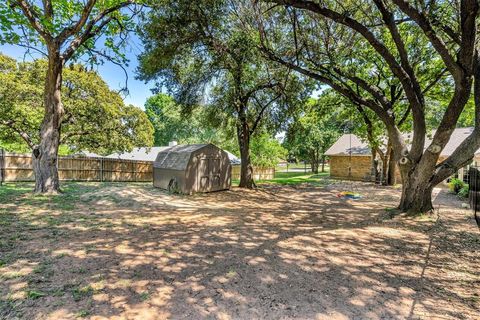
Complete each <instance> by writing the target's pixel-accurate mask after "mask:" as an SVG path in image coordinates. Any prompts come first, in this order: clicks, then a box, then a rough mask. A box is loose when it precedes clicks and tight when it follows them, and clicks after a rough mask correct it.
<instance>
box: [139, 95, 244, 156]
mask: <svg viewBox="0 0 480 320" xmlns="http://www.w3.org/2000/svg"><path fill="white" fill-rule="evenodd" d="M182 111H183V106H182V105H180V104H178V103H176V102H175V100H174V99H173V98H172V97H171V96H169V95H167V94H163V93H159V94H156V95H154V96H152V97H150V98H148V100H147V102H146V103H145V113H146V114H147V116H148V119H149V120H150V122H151V123H152V125H153V127H154V129H155V145H156V146H166V145H168V143H169V142H170V141H177V142H178V143H182V144H188V143H213V144H216V145H219V146H222V147H224V146H225V144H226V145H232V144H233V145H235V139H234V138H229V134H230V137H231V132H228V130H225V129H226V128H225V127H223V126H214V125H213V124H212V123H211V122H210V121H209V119H208V114H207V113H206V110H202V109H199V108H196V109H195V110H192V112H191V113H187V114H185V113H182ZM229 149H231V148H229Z"/></svg>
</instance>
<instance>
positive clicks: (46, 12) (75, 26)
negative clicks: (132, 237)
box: [0, 0, 136, 193]
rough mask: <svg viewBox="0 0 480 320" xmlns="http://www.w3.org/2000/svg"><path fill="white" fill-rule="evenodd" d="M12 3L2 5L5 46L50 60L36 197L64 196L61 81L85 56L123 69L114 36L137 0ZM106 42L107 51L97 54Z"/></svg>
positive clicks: (0, 34)
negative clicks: (70, 64)
mask: <svg viewBox="0 0 480 320" xmlns="http://www.w3.org/2000/svg"><path fill="white" fill-rule="evenodd" d="M36 2H37V1H34V2H32V1H27V0H7V1H2V2H1V3H0V24H1V29H0V43H10V44H16V45H19V46H22V47H25V48H26V49H27V50H34V51H36V52H38V53H40V54H42V55H45V56H46V57H47V61H48V64H47V69H46V72H45V76H44V79H45V80H44V90H43V107H44V116H43V120H42V124H41V126H40V132H39V139H38V141H39V142H38V144H36V145H34V146H33V152H32V153H33V157H32V159H33V170H34V173H35V192H41V193H46V192H49V193H50V192H51V193H56V192H58V191H59V190H60V183H59V179H58V170H57V155H58V147H59V145H60V142H61V128H62V125H63V122H64V115H65V110H64V107H63V104H62V83H63V81H62V75H63V69H64V66H65V64H66V63H67V62H68V61H70V60H72V59H76V58H79V57H81V56H87V57H88V56H89V55H90V57H92V58H94V59H102V58H104V59H109V60H112V61H113V62H115V63H117V64H120V63H121V62H124V57H123V56H122V55H121V54H120V52H119V47H121V44H119V43H115V41H114V36H116V35H118V34H120V33H123V32H125V31H127V30H128V29H129V25H130V24H131V22H132V20H131V17H132V15H135V14H136V11H135V10H133V9H132V10H133V11H131V12H128V13H127V14H124V13H122V12H121V9H122V8H127V7H129V6H131V5H133V4H134V3H136V1H135V0H111V1H97V0H88V1H78V0H76V1H70V0H56V1H52V0H43V1H41V4H37V3H36ZM100 37H103V39H105V48H107V49H110V52H111V53H112V54H113V56H112V55H110V54H109V53H108V52H107V51H106V50H97V49H95V45H96V41H97V40H98V39H99V38H100Z"/></svg>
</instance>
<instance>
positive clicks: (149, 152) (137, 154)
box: [82, 142, 241, 165]
mask: <svg viewBox="0 0 480 320" xmlns="http://www.w3.org/2000/svg"><path fill="white" fill-rule="evenodd" d="M176 145H177V144H176V143H175V142H170V145H169V146H168V147H140V148H134V149H133V150H132V151H131V152H122V153H112V154H110V155H108V156H105V157H104V158H110V159H122V160H136V161H149V162H154V161H155V159H156V158H157V155H158V153H159V152H161V151H164V150H167V149H168V148H171V147H173V146H176ZM225 152H226V153H227V154H228V158H229V159H230V163H231V164H232V165H235V164H240V162H241V161H240V159H239V158H237V157H236V156H235V155H234V154H232V153H230V152H228V151H225ZM82 155H84V156H86V157H102V156H99V155H97V154H95V153H92V152H82Z"/></svg>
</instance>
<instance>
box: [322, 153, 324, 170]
mask: <svg viewBox="0 0 480 320" xmlns="http://www.w3.org/2000/svg"><path fill="white" fill-rule="evenodd" d="M322 172H325V155H322Z"/></svg>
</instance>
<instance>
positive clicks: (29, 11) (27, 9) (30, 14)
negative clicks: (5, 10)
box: [12, 0, 52, 42]
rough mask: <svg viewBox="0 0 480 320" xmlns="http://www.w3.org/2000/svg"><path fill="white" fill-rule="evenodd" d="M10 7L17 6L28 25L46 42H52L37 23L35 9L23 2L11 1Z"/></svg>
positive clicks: (50, 37) (47, 33) (19, 0)
mask: <svg viewBox="0 0 480 320" xmlns="http://www.w3.org/2000/svg"><path fill="white" fill-rule="evenodd" d="M12 6H19V7H20V9H21V10H22V11H23V14H24V15H25V17H26V18H27V20H28V22H29V23H30V25H31V26H32V27H33V28H34V29H35V30H36V31H37V32H38V33H39V34H40V35H41V36H42V38H43V39H44V40H45V41H46V42H51V41H52V36H51V35H50V33H49V32H47V31H46V30H45V29H44V28H43V26H42V24H41V23H40V21H39V19H40V18H39V16H38V14H37V13H36V12H35V9H34V8H33V7H32V6H31V5H30V4H29V3H28V2H27V1H25V0H17V1H12Z"/></svg>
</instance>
